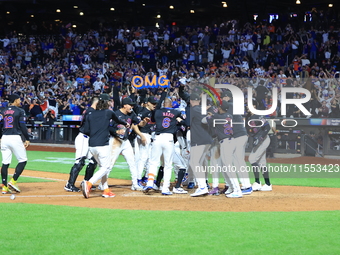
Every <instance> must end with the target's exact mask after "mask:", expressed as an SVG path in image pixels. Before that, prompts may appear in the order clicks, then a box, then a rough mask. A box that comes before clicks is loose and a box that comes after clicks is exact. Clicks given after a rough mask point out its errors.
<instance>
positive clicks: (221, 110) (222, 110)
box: [202, 100, 243, 198]
mask: <svg viewBox="0 0 340 255" xmlns="http://www.w3.org/2000/svg"><path fill="white" fill-rule="evenodd" d="M228 108H229V104H228V102H227V101H224V100H223V101H222V104H221V105H220V106H219V107H218V113H215V114H214V115H212V113H211V112H209V113H208V116H207V117H205V118H204V119H203V120H202V122H203V123H208V124H209V125H210V126H211V127H212V128H214V129H215V133H216V136H217V139H218V141H219V143H220V154H221V159H222V162H223V167H224V168H225V169H224V171H222V172H223V174H225V175H226V179H227V180H228V182H230V184H231V185H230V186H231V187H232V192H231V193H230V194H226V197H228V198H241V197H242V196H243V195H242V191H241V188H240V184H239V182H238V178H237V176H236V171H234V170H233V168H232V167H233V156H232V155H233V154H234V153H235V149H236V144H235V139H234V137H233V127H232V118H233V116H232V115H231V114H230V113H228V112H227V110H228ZM214 120H226V122H225V123H221V124H219V123H218V124H215V121H214Z"/></svg>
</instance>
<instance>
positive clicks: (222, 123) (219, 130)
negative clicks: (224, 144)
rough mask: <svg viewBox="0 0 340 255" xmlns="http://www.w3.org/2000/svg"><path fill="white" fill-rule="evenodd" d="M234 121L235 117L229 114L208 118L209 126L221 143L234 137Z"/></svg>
mask: <svg viewBox="0 0 340 255" xmlns="http://www.w3.org/2000/svg"><path fill="white" fill-rule="evenodd" d="M232 119H233V116H232V115H231V114H229V113H227V112H225V113H215V114H214V115H213V116H208V117H207V121H208V124H209V126H210V128H211V129H213V130H214V131H215V134H216V137H217V139H218V140H219V141H221V140H223V139H226V138H232V137H233V128H232V126H231V123H232Z"/></svg>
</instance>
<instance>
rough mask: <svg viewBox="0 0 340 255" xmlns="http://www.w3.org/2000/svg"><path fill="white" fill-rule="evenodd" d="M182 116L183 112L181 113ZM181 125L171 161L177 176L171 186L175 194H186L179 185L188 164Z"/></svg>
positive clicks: (187, 152) (187, 153) (187, 154)
mask: <svg viewBox="0 0 340 255" xmlns="http://www.w3.org/2000/svg"><path fill="white" fill-rule="evenodd" d="M181 117H182V118H184V116H183V113H182V115H181ZM182 128H183V126H182V127H181V128H180V129H179V130H178V131H177V133H176V139H177V142H176V143H175V149H174V157H173V163H174V167H175V172H176V176H177V180H176V184H175V187H173V189H172V192H173V193H175V194H187V193H188V191H186V190H184V189H183V188H182V187H181V185H182V182H183V178H184V176H185V174H186V169H187V168H188V165H189V151H188V149H187V147H188V145H187V142H186V139H185V137H184V134H183V133H184V132H183V129H182Z"/></svg>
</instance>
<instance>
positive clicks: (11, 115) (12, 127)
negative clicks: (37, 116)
mask: <svg viewBox="0 0 340 255" xmlns="http://www.w3.org/2000/svg"><path fill="white" fill-rule="evenodd" d="M0 119H1V121H2V124H3V125H2V134H1V136H2V135H23V136H24V137H25V139H26V140H28V141H29V136H28V132H27V127H26V119H27V118H26V114H25V111H24V110H23V109H21V108H19V107H17V106H14V105H10V106H8V107H5V108H2V109H1V110H0Z"/></svg>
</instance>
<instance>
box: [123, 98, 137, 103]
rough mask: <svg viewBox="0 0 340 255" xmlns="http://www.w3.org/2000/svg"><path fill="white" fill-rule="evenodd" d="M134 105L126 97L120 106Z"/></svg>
mask: <svg viewBox="0 0 340 255" xmlns="http://www.w3.org/2000/svg"><path fill="white" fill-rule="evenodd" d="M126 104H129V105H135V104H136V103H135V102H133V101H132V99H131V98H130V97H126V98H124V99H123V100H122V105H126Z"/></svg>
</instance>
